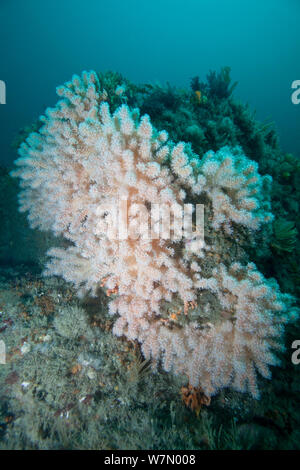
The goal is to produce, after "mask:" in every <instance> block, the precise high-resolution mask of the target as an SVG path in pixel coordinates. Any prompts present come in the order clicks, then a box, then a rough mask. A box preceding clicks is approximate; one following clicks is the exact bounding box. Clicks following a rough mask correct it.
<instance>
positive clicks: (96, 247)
mask: <svg viewBox="0 0 300 470" xmlns="http://www.w3.org/2000/svg"><path fill="white" fill-rule="evenodd" d="M234 88H235V84H234V85H232V84H231V81H230V70H229V68H224V69H222V70H221V72H220V73H215V72H214V73H213V72H211V73H210V74H209V75H208V76H207V80H206V82H201V81H200V79H199V78H197V77H195V78H194V79H193V80H192V82H191V90H177V89H175V88H173V87H171V85H168V86H167V87H162V86H160V85H149V84H145V85H140V86H137V85H134V84H132V83H130V82H129V81H128V80H126V79H125V78H124V77H122V76H121V75H119V74H115V73H112V72H108V73H105V74H96V73H95V72H91V73H86V72H85V73H83V74H82V76H74V77H73V79H72V81H71V82H68V83H67V84H65V85H64V86H63V87H59V88H58V89H57V92H58V95H59V96H60V97H61V100H60V101H59V102H58V104H57V106H56V107H55V108H53V109H49V110H47V112H46V114H45V116H44V117H42V118H41V119H40V121H39V123H36V124H35V128H34V132H31V133H30V134H29V135H28V136H27V137H26V138H25V142H24V143H23V144H22V145H21V147H20V158H19V160H18V161H17V164H18V166H19V169H17V170H14V171H13V173H12V174H13V176H18V177H20V178H21V193H20V194H21V195H20V205H21V210H22V211H25V212H26V211H28V213H29V222H30V224H31V227H32V228H33V229H36V228H38V229H40V230H43V231H45V233H46V236H42V235H41V234H40V232H38V231H37V230H34V231H31V232H30V231H29V229H27V228H26V229H25V231H24V232H26V231H27V234H29V235H28V238H29V239H30V243H31V244H32V243H33V240H35V243H34V244H36V245H37V246H38V250H37V252H36V253H38V256H36V257H35V259H34V255H33V257H32V258H33V259H32V260H31V261H32V262H34V263H35V264H34V265H35V266H36V270H35V271H33V270H32V269H31V268H30V265H29V264H28V260H26V259H23V266H21V263H20V258H22V256H20V255H19V256H17V253H18V250H17V249H16V253H15V254H14V252H13V249H12V246H14V243H16V244H17V243H18V241H17V240H18V238H20V234H19V233H17V232H14V224H11V225H10V233H11V237H10V250H9V251H10V252H11V253H12V254H11V256H10V257H9V258H8V257H7V255H5V256H3V261H2V266H3V269H2V281H1V283H2V285H1V308H2V309H3V313H2V315H1V320H2V322H3V324H2V327H1V333H2V335H1V336H2V337H3V339H4V340H5V344H6V349H7V363H6V365H5V366H0V373H1V376H2V379H1V381H2V383H3V386H1V394H2V398H3V400H2V401H3V403H4V406H3V410H2V415H3V420H4V422H3V425H2V428H3V432H2V434H3V436H2V437H3V441H2V442H3V446H9V445H12V443H13V446H15V447H17V448H18V447H21V448H22V447H23V448H67V447H76V446H77V447H78V448H85V447H87V448H97V446H98V447H102V448H174V449H175V448H183V449H184V448H245V447H247V448H256V447H260V446H263V447H268V448H269V447H270V448H275V447H277V448H278V447H280V446H284V447H285V448H295V447H297V444H296V441H297V433H298V430H297V423H298V421H297V420H298V418H297V415H296V414H295V413H294V406H295V405H294V402H293V400H294V398H293V397H294V394H295V390H296V388H297V377H296V372H295V366H293V365H292V364H291V360H290V351H287V352H286V353H285V352H284V347H283V345H284V344H289V343H290V341H291V340H292V338H293V337H295V338H296V335H297V327H296V326H295V321H296V319H297V308H296V307H295V303H296V298H297V294H298V293H299V292H298V289H299V283H298V280H299V267H298V266H297V265H295V262H294V259H295V254H297V253H299V242H298V240H297V228H298V229H299V219H298V218H297V209H298V201H299V199H298V192H299V184H298V183H299V163H298V161H297V159H296V157H293V156H291V155H289V154H287V155H285V154H283V152H282V151H281V149H280V146H279V143H278V140H277V138H276V134H275V132H274V130H273V128H272V126H269V125H268V126H267V125H263V124H261V123H259V122H257V121H256V120H255V119H254V117H253V114H252V113H251V112H250V110H249V108H248V107H247V106H244V105H242V104H241V103H238V102H236V100H235V99H234V98H233V97H232V92H233V90H234ZM145 113H147V114H146V115H145ZM157 129H159V130H157ZM2 181H3V184H5V185H7V186H8V187H12V188H13V187H15V186H14V185H13V183H12V182H11V178H10V176H9V175H7V174H6V173H5V171H4V176H3V178H2ZM12 192H13V191H12ZM15 193H16V190H15ZM15 193H14V194H15ZM286 194H289V195H290V197H289V198H288V200H287V199H286V197H285V196H286ZM13 197H14V198H15V196H13ZM122 198H123V199H124V200H126V201H127V211H128V212H127V213H128V222H129V226H130V227H131V228H133V235H134V236H131V238H130V237H129V238H127V239H125V240H124V239H123V240H120V239H119V238H115V237H107V231H108V229H109V228H110V227H111V226H112V225H113V213H112V212H110V211H109V209H108V208H109V207H111V206H114V205H116V201H117V200H122ZM13 204H15V199H14V201H13V202H12V205H13ZM150 204H157V205H161V206H162V205H164V207H167V208H169V209H170V208H172V209H173V208H174V206H176V207H180V206H183V205H184V204H189V205H196V204H201V205H203V206H204V239H203V238H202V237H200V234H199V233H197V232H192V235H191V237H190V238H189V239H188V240H182V239H179V240H176V239H174V237H173V238H172V237H169V238H165V239H159V237H152V238H149V237H148V238H145V237H143V236H142V235H143V234H142V233H140V232H139V229H140V226H141V224H140V225H138V223H137V222H139V223H140V222H141V220H142V222H144V225H143V227H145V220H146V221H147V220H148V219H147V217H148V215H149V214H150V213H151V208H150ZM141 205H143V206H144V207H145V208H146V211H145V212H143V217H144V219H141V218H140V214H139V213H138V208H139V207H140V206H141ZM4 210H6V211H7V212H8V213H9V217H10V218H11V214H12V213H14V210H15V209H13V208H10V210H7V207H4V209H3V211H4ZM14 217H16V215H14ZM179 219H180V213H179V212H178V213H177V219H176V216H174V217H173V219H172V222H171V224H170V229H171V234H172V235H174V233H175V229H176V221H178V220H179ZM24 223H25V222H24ZM193 225H194V224H193ZM190 228H191V227H190ZM53 235H54V236H55V237H56V238H54V237H53ZM156 235H157V234H156ZM22 236H24V233H22ZM35 237H36V238H35ZM5 243H6V241H5V239H4V241H3V246H4V247H5ZM53 244H55V245H56V248H51V249H50V250H48V255H49V256H50V257H51V259H50V261H48V263H47V268H46V272H45V273H44V274H47V275H48V276H50V277H49V278H46V279H45V278H44V277H42V276H41V275H40V267H41V266H42V265H43V264H44V253H45V252H46V250H47V248H49V247H51V246H53ZM4 252H5V250H3V253H4ZM42 253H43V254H42ZM14 258H15V259H14ZM8 261H9V262H8ZM254 263H255V264H254ZM8 265H9V267H8ZM16 273H20V274H18V275H17V277H18V281H17V282H16V281H15V280H14V278H15V277H16ZM25 273H27V274H26V275H27V279H26V276H25ZM29 273H30V274H29ZM28 276H29V279H30V280H28ZM53 276H59V277H53ZM61 277H62V278H64V281H63V280H62V279H61ZM274 278H277V281H278V282H276V281H275V279H274ZM278 283H279V284H278ZM282 292H286V293H284V294H283V293H282ZM78 295H79V296H80V299H78V298H77V296H78ZM289 323H291V326H289ZM283 325H286V332H287V333H286V338H285V339H284V336H283V333H284V328H283ZM112 333H115V335H117V336H119V337H120V338H116V337H115V336H114V335H113V334H112ZM274 351H277V353H276V355H275V354H274ZM280 361H281V363H282V365H283V366H284V368H283V369H278V371H276V372H274V376H273V378H272V380H271V381H268V382H266V381H265V379H260V378H259V377H258V376H257V372H259V373H260V374H261V375H262V376H263V377H265V378H268V379H270V378H271V370H270V367H269V366H272V365H276V364H278V363H279V362H280ZM153 370H155V371H156V373H155V374H153ZM278 377H285V378H288V379H286V380H285V382H284V383H285V385H283V383H281V385H280V386H279V388H280V387H281V389H283V388H284V387H286V388H285V391H284V393H285V394H286V393H287V390H288V393H289V394H290V396H291V397H292V398H291V401H290V403H289V404H288V406H286V410H285V411H282V407H281V406H282V404H281V402H280V398H279V397H277V399H276V400H275V399H274V400H273V404H272V403H271V401H270V391H271V394H272V393H273V398H274V393H275V394H276V396H278V388H277V387H278V385H279V383H280V380H278ZM149 390H152V392H151V398H149V395H150V393H149ZM180 390H181V394H182V396H181V397H180V393H179V392H180ZM233 390H235V391H233ZM259 390H260V392H261V399H260V400H259V401H257V400H254V401H253V398H252V397H254V398H258V397H259ZM275 391H276V392H275ZM240 392H250V395H247V394H241V393H240ZM279 395H280V394H279ZM211 396H212V397H213V398H212V399H211V398H210V397H211ZM283 400H284V398H283ZM116 404H117V407H116V406H115V405H116ZM184 404H185V405H186V407H184ZM209 404H210V405H209ZM207 405H209V407H208V408H206V406H207ZM205 408H206V409H205ZM117 410H118V411H117ZM159 410H162V411H159ZM195 412H196V413H195ZM118 413H120V415H119V418H118ZM128 413H130V416H131V418H130V420H129V421H130V422H129V421H128V418H127V419H126V416H128ZM293 413H294V416H293V417H292V414H293ZM158 416H160V417H158ZM225 416H227V417H228V416H229V417H230V420H229V422H230V424H229V425H228V427H227V428H226V433H225V432H224V434H223V433H222V432H223V431H222V428H221V427H220V426H221V423H222V421H223V419H224V417H225ZM91 417H93V419H92V420H91V419H90V418H91ZM183 419H184V420H186V419H187V421H186V423H187V424H186V426H183V427H181V424H180V423H182V420H183ZM122 423H123V424H122ZM130 423H131V424H130ZM138 423H140V427H139V426H138ZM124 426H125V427H126V426H127V431H126V430H125V428H124ZM150 428H151V429H150ZM128 429H129V431H128ZM137 429H140V431H139V432H136V430H137ZM126 432H127V436H128V433H129V434H130V437H127V438H125V435H126ZM146 434H147V436H148V437H147V438H146ZM149 436H152V438H149ZM226 436H227V437H226ZM228 436H229V437H228ZM149 439H150V441H151V442H150V441H149ZM151 439H152V440H151ZM9 443H10V444H9ZM164 446H165V447H164Z"/></svg>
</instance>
